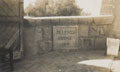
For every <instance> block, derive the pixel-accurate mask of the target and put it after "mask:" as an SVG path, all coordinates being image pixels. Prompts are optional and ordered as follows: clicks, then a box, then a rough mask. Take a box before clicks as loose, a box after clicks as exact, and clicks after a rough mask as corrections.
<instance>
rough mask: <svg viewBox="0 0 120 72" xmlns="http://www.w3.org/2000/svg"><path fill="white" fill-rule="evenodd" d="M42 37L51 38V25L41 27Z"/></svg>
mask: <svg viewBox="0 0 120 72" xmlns="http://www.w3.org/2000/svg"><path fill="white" fill-rule="evenodd" d="M43 39H44V40H52V27H51V26H45V27H44V28H43Z"/></svg>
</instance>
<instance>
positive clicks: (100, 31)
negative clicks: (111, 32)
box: [89, 25, 108, 37]
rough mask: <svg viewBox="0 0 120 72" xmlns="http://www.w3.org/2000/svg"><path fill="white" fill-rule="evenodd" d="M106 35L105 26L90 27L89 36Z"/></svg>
mask: <svg viewBox="0 0 120 72" xmlns="http://www.w3.org/2000/svg"><path fill="white" fill-rule="evenodd" d="M107 34H108V33H107V26H106V25H92V26H90V31H89V35H90V36H94V37H96V36H106V35H107Z"/></svg>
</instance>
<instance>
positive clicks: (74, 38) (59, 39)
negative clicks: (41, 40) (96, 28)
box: [53, 26, 78, 49]
mask: <svg viewBox="0 0 120 72" xmlns="http://www.w3.org/2000/svg"><path fill="white" fill-rule="evenodd" d="M53 40H54V45H53V46H54V49H77V48H78V26H54V27H53Z"/></svg>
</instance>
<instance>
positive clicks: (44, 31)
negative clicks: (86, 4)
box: [24, 16, 113, 56]
mask: <svg viewBox="0 0 120 72" xmlns="http://www.w3.org/2000/svg"><path fill="white" fill-rule="evenodd" d="M112 21H113V17H112V16H99V17H81V16H75V17H74V16H69V17H40V18H39V17H35V18H34V17H31V18H30V17H28V18H27V17H26V18H25V20H24V48H26V54H27V56H31V55H36V54H43V53H47V52H49V51H53V50H56V48H54V46H55V45H56V44H57V45H58V46H59V43H60V41H59V42H58V43H54V42H57V41H55V40H56V39H54V38H55V37H56V36H57V35H55V34H54V30H55V27H61V30H62V29H64V30H65V28H63V27H68V30H69V27H74V26H77V28H78V31H77V33H78V35H77V36H76V37H77V38H76V40H77V46H76V49H78V50H105V49H106V37H108V36H109V32H110V30H111V24H112ZM56 29H57V28H56ZM71 36H72V35H71ZM73 38H74V37H73ZM63 42H64V41H63ZM71 46H72V45H71ZM66 47H67V46H66ZM68 47H69V46H68ZM63 49H64V48H63ZM65 49H66V48H65ZM67 49H69V48H67Z"/></svg>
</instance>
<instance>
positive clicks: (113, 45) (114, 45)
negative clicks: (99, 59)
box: [107, 38, 120, 57]
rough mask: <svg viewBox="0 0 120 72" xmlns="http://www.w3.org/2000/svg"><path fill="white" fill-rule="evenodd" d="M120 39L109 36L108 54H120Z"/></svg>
mask: <svg viewBox="0 0 120 72" xmlns="http://www.w3.org/2000/svg"><path fill="white" fill-rule="evenodd" d="M119 44H120V40H119V39H114V38H107V55H112V56H116V57H117V56H118V53H119Z"/></svg>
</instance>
